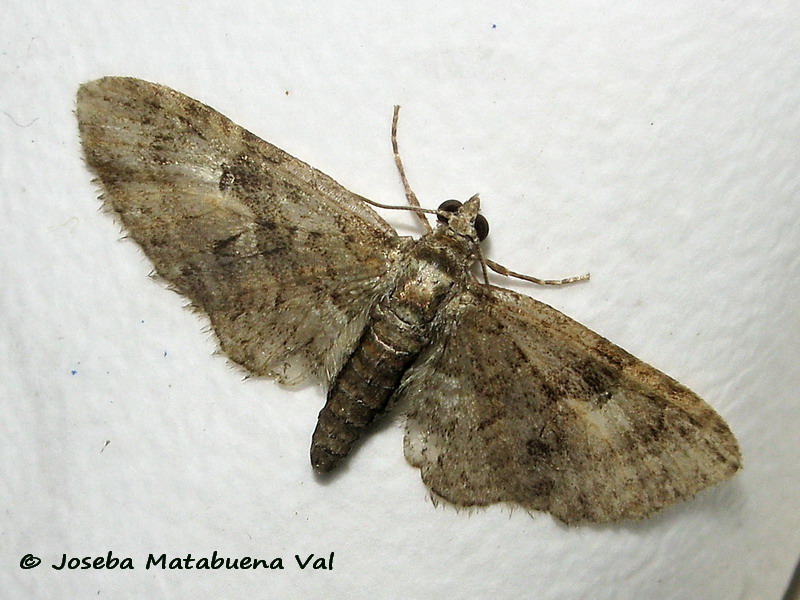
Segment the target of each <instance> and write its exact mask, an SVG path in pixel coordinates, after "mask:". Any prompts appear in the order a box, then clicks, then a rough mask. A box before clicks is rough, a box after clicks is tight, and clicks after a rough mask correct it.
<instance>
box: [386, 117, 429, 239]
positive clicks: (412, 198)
mask: <svg viewBox="0 0 800 600" xmlns="http://www.w3.org/2000/svg"><path fill="white" fill-rule="evenodd" d="M399 116H400V105H398V104H395V106H394V113H393V114H392V154H394V164H395V165H397V170H398V171H400V179H402V180H403V189H404V190H405V192H406V200H408V203H409V204H410V205H411V206H414V207H416V208H420V203H419V200H417V195H416V194H415V193H414V190H412V189H411V185H410V184H409V183H408V178H407V177H406V170H405V169H404V168H403V161H402V160H400V150H398V147H397V119H398V117H399ZM417 216H418V217H419V219H420V221H422V223H423V225H424V226H425V231H426V232H427V233H430V232H431V231H433V229H432V228H431V224H430V223H428V219H426V218H425V216H424V215H423V214H422V212H417Z"/></svg>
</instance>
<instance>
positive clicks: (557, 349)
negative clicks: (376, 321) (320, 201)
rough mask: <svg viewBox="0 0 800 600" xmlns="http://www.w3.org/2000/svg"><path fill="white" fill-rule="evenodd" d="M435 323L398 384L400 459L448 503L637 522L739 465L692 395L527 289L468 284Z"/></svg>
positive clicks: (719, 424)
mask: <svg viewBox="0 0 800 600" xmlns="http://www.w3.org/2000/svg"><path fill="white" fill-rule="evenodd" d="M439 330H440V333H439V336H438V338H437V340H436V342H435V343H434V344H433V345H432V347H431V348H430V350H429V351H428V355H427V356H426V357H424V358H423V360H421V361H420V362H419V364H418V365H417V366H416V367H415V368H414V369H413V370H412V371H410V372H409V373H408V375H407V377H406V380H405V382H404V389H403V391H402V392H401V395H402V398H401V400H402V399H403V398H404V399H405V400H407V401H408V402H409V403H410V406H409V414H408V421H407V431H406V437H405V455H406V458H407V460H408V461H409V462H410V463H411V464H412V465H414V466H416V467H419V468H420V469H421V470H422V479H423V480H424V482H425V483H426V484H427V485H428V486H429V487H430V489H431V491H432V492H433V493H434V494H435V495H436V496H439V497H441V498H444V499H445V500H447V501H449V502H451V503H453V504H455V505H458V506H480V505H487V504H492V503H495V502H511V503H515V504H518V505H521V506H523V507H524V508H526V509H535V510H544V511H549V512H551V513H552V514H554V515H555V516H556V517H558V518H559V519H561V520H562V521H564V522H566V523H578V522H595V523H600V522H608V521H615V520H619V519H625V518H640V517H644V516H647V515H649V514H650V513H652V512H654V511H656V510H658V509H660V508H663V507H665V506H668V505H670V504H672V503H674V502H677V501H678V500H680V499H683V498H687V497H689V496H691V495H692V494H694V493H696V492H698V491H699V490H702V489H703V488H706V487H708V486H711V485H714V484H716V483H718V482H720V481H723V480H725V479H727V478H729V477H730V476H731V475H733V474H734V473H735V472H736V471H737V469H739V467H740V462H741V457H740V452H739V447H738V444H737V442H736V439H735V438H734V437H733V434H732V433H731V431H730V429H729V428H728V426H727V425H726V423H725V422H724V421H723V420H722V418H720V416H719V415H718V414H717V413H716V412H714V410H713V409H712V408H711V407H710V406H708V405H707V404H706V403H705V402H704V401H703V400H701V399H700V398H699V397H698V396H696V395H695V394H694V393H692V392H691V391H690V390H688V389H687V388H685V387H683V386H682V385H680V384H679V383H678V382H676V381H675V380H673V379H671V378H670V377H668V376H667V375H665V374H663V373H661V372H660V371H657V370H656V369H654V368H653V367H651V366H650V365H647V364H645V363H643V362H642V361H640V360H638V359H637V358H635V357H634V356H632V355H630V354H628V353H627V352H625V351H624V350H622V349H621V348H619V347H617V346H615V345H614V344H612V343H611V342H609V341H608V340H606V339H605V338H603V337H601V336H599V335H598V334H596V333H594V332H592V331H590V330H589V329H587V328H586V327H584V326H582V325H580V324H579V323H576V322H575V321H573V320H572V319H570V318H568V317H566V316H565V315H563V314H561V313H560V312H558V311H557V310H555V309H553V308H551V307H549V306H547V305H545V304H542V303H540V302H537V301H535V300H533V299H532V298H529V297H527V296H523V295H520V294H517V293H515V292H513V291H510V290H503V289H500V288H490V287H487V286H480V285H478V284H476V285H474V286H472V287H471V288H470V289H469V291H468V292H467V293H465V294H463V295H462V296H461V297H458V298H456V299H455V300H454V301H453V302H452V303H451V304H450V305H449V306H448V308H447V309H446V310H445V311H444V313H443V314H442V316H441V322H440V323H439Z"/></svg>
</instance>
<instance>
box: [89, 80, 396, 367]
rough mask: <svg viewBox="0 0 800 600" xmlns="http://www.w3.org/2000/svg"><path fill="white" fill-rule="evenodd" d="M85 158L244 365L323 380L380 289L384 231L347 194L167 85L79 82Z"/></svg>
mask: <svg viewBox="0 0 800 600" xmlns="http://www.w3.org/2000/svg"><path fill="white" fill-rule="evenodd" d="M77 116H78V122H79V128H80V134H81V140H82V142H83V149H84V153H85V157H86V162H87V163H88V164H89V166H90V167H91V169H92V170H93V171H94V173H95V174H96V175H97V178H98V179H99V181H100V183H101V184H102V188H103V192H104V194H103V199H104V201H105V203H106V205H110V206H111V207H112V208H113V210H114V211H115V212H116V213H117V214H118V215H119V218H120V219H121V221H122V223H123V225H124V226H125V229H126V230H127V231H128V233H129V234H130V235H131V237H133V238H134V239H135V240H136V241H137V242H138V243H139V244H140V245H141V246H142V248H143V249H144V251H145V253H146V254H147V255H148V256H149V257H150V259H151V260H152V261H153V263H154V264H155V267H156V270H157V271H158V273H159V274H160V275H161V276H162V277H163V278H164V279H166V280H167V281H169V282H170V283H171V284H172V285H173V286H174V287H175V288H176V289H177V290H178V291H180V292H181V293H182V294H184V295H186V296H187V297H188V298H190V299H191V300H192V302H193V303H194V304H195V305H196V306H197V307H199V308H201V309H202V310H204V311H205V312H206V313H207V314H208V316H209V317H210V319H211V323H212V324H213V327H214V330H215V331H216V333H217V336H218V337H219V340H220V344H221V346H222V349H223V350H224V351H225V352H226V353H227V354H228V356H230V358H232V359H233V360H234V361H236V362H238V363H240V364H242V365H243V366H245V367H246V368H247V369H249V370H250V371H252V372H253V373H256V374H258V375H268V376H271V377H275V378H277V379H279V380H281V381H284V382H288V383H291V382H295V381H299V380H302V379H304V378H305V377H307V376H312V377H314V378H315V379H317V380H320V381H322V382H323V383H327V382H328V381H329V379H330V377H331V376H332V374H334V373H335V372H336V371H337V370H338V368H339V366H340V364H341V362H342V360H343V359H344V357H345V356H346V355H347V354H348V353H349V352H350V350H351V349H352V346H353V344H355V342H356V341H357V339H358V335H359V334H360V332H361V330H362V329H363V327H364V323H365V320H366V317H367V311H368V310H369V307H370V305H371V304H372V303H373V301H374V299H375V298H376V297H377V296H379V295H380V294H381V293H382V291H383V286H384V285H385V284H384V283H383V280H382V279H381V277H382V275H383V274H384V273H385V272H386V271H387V268H388V266H389V261H390V254H391V252H392V250H393V249H394V248H395V247H396V246H397V245H398V244H399V243H400V242H399V238H398V237H397V234H396V233H395V231H394V230H393V229H392V228H391V227H390V226H389V225H388V224H387V223H386V222H385V221H383V220H382V219H381V218H380V217H379V216H378V215H377V214H376V213H375V212H374V211H372V210H371V209H370V208H369V207H367V206H366V205H365V204H364V202H363V201H362V200H360V199H359V197H358V196H356V195H355V194H353V193H351V192H349V191H347V190H346V189H344V188H343V187H342V186H340V185H339V184H338V183H336V182H335V181H333V180H332V179H331V178H330V177H327V176H326V175H324V174H323V173H321V172H319V171H317V170H316V169H313V168H312V167H310V166H309V165H307V164H305V163H304V162H302V161H300V160H297V159H296V158H294V157H292V156H290V155H289V154H287V153H285V152H283V151H282V150H280V149H278V148H276V147H275V146H273V145H271V144H269V143H267V142H265V141H263V140H261V139H259V138H258V137H256V136H255V135H253V134H252V133H250V132H249V131H246V130H245V129H243V128H241V127H239V126H238V125H236V124H235V123H233V122H232V121H230V120H229V119H227V118H226V117H224V116H223V115H221V114H220V113H218V112H217V111H215V110H214V109H212V108H210V107H208V106H206V105H204V104H202V103H200V102H198V101H196V100H193V99H191V98H189V97H187V96H185V95H183V94H181V93H179V92H176V91H174V90H172V89H169V88H167V87H164V86H161V85H157V84H153V83H148V82H145V81H141V80H138V79H130V78H117V77H108V78H104V79H99V80H97V81H93V82H90V83H87V84H84V85H82V86H81V87H80V89H79V91H78V105H77Z"/></svg>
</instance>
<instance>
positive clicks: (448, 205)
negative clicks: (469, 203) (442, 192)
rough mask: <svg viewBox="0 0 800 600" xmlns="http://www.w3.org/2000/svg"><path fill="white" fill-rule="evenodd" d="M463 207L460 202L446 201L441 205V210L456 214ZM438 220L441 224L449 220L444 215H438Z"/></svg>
mask: <svg viewBox="0 0 800 600" xmlns="http://www.w3.org/2000/svg"><path fill="white" fill-rule="evenodd" d="M462 206H463V205H462V204H461V202H459V201H458V200H445V201H444V202H442V203H441V204H440V205H439V210H441V211H444V212H449V213H453V214H455V213H457V212H458V209H459V208H461V207H462ZM436 218H437V219H438V220H439V222H440V223H447V219H446V218H445V217H443V216H442V215H437V216H436Z"/></svg>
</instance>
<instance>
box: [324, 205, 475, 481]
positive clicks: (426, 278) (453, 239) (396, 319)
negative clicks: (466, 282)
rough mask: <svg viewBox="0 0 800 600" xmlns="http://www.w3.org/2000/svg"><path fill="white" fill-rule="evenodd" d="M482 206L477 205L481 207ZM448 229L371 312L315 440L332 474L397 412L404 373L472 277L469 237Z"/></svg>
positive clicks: (406, 266)
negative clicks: (372, 429)
mask: <svg viewBox="0 0 800 600" xmlns="http://www.w3.org/2000/svg"><path fill="white" fill-rule="evenodd" d="M474 202H477V199H476V200H475V201H474ZM447 228H448V225H443V226H441V227H439V228H438V229H436V230H435V231H433V232H432V233H429V234H427V235H426V236H424V237H423V238H421V239H420V240H418V241H413V240H410V239H409V240H408V242H407V243H406V245H405V247H404V248H403V251H402V252H400V253H399V257H398V259H397V265H396V268H395V269H393V270H391V271H390V272H389V273H388V274H387V277H394V278H395V280H394V282H393V285H391V287H390V291H389V292H388V293H387V294H385V295H384V296H383V297H382V298H381V299H380V300H379V301H378V302H377V303H376V304H375V305H374V306H373V307H372V309H371V310H370V314H369V321H368V323H367V326H366V327H365V329H364V332H363V334H362V335H361V338H360V339H359V341H358V344H357V345H356V347H355V350H354V351H353V353H352V354H351V355H350V357H349V358H348V359H347V361H346V362H345V363H344V364H343V366H342V368H341V369H340V371H339V373H338V374H337V375H336V377H335V378H334V380H333V382H332V384H331V386H330V388H329V390H328V396H327V401H326V403H325V406H324V408H323V409H322V410H321V411H320V413H319V418H318V420H317V427H316V429H315V430H314V434H313V436H312V438H311V464H312V465H313V467H314V469H315V470H316V471H317V472H320V473H325V472H328V471H331V470H333V469H334V468H335V467H336V466H337V465H338V464H339V462H340V461H341V460H342V459H343V458H344V457H346V456H347V455H348V454H349V453H350V451H351V449H352V447H353V445H354V444H355V443H356V441H357V440H358V439H359V438H360V437H361V435H362V433H363V432H364V431H365V429H366V428H367V427H369V425H370V424H372V423H373V422H374V421H375V420H376V419H377V418H379V417H380V416H381V415H383V414H384V413H385V412H386V411H387V410H388V409H389V407H390V406H391V399H392V396H393V395H394V394H395V392H396V391H397V389H398V387H399V386H400V383H401V381H402V378H403V375H404V374H405V373H406V371H407V370H408V369H409V367H410V366H412V365H413V364H414V363H415V362H416V361H417V360H418V358H419V356H420V353H421V352H422V351H423V350H424V349H425V348H426V347H428V345H429V344H430V343H431V341H432V338H433V335H435V331H436V328H435V327H431V324H432V323H435V321H436V315H437V313H438V312H439V309H440V307H441V306H442V305H443V304H445V303H446V302H447V301H448V300H449V299H450V298H451V296H452V294H451V292H452V290H453V289H454V285H455V284H456V283H457V282H459V280H460V279H461V278H465V277H468V276H469V275H468V272H467V269H468V266H469V263H470V262H472V261H471V260H470V256H471V255H472V248H471V244H472V243H474V242H473V241H472V240H471V239H470V238H468V237H464V236H460V235H458V234H454V232H452V231H448V230H447Z"/></svg>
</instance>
